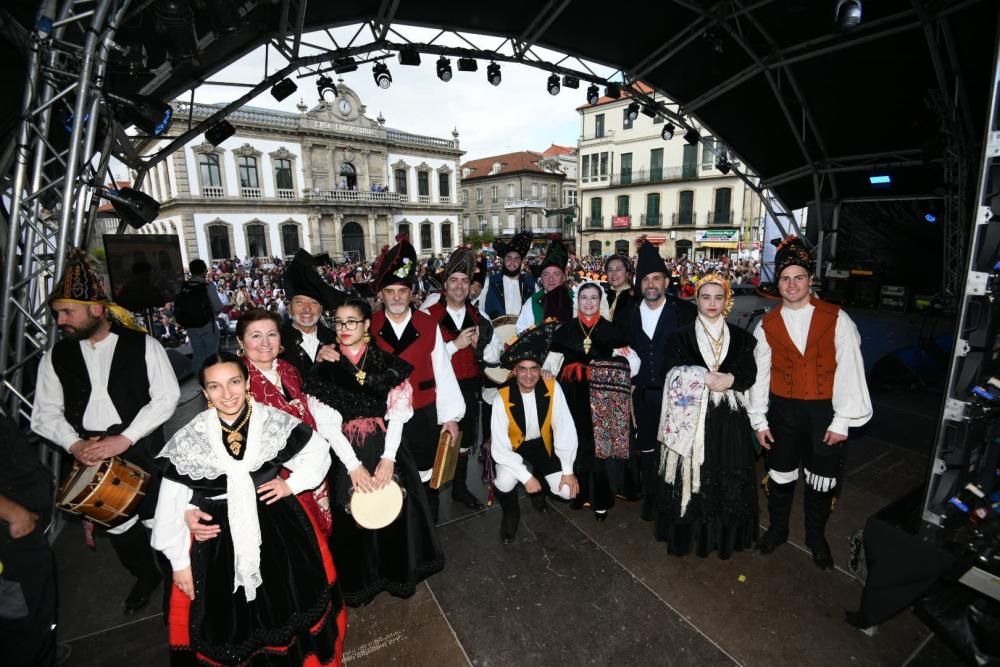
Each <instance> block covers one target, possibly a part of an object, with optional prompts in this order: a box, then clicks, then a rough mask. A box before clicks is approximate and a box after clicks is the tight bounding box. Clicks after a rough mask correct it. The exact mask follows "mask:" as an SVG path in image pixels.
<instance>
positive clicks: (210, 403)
mask: <svg viewBox="0 0 1000 667" xmlns="http://www.w3.org/2000/svg"><path fill="white" fill-rule="evenodd" d="M205 402H206V403H208V408H209V410H211V409H212V408H214V407H215V406H214V405H212V399H210V398H206V399H205Z"/></svg>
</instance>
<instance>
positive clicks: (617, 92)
mask: <svg viewBox="0 0 1000 667" xmlns="http://www.w3.org/2000/svg"><path fill="white" fill-rule="evenodd" d="M604 96H605V97H610V98H611V99H613V100H617V99H618V98H619V97H621V96H622V87H621V86H619V85H618V84H617V83H609V84H608V85H607V87H605V89H604Z"/></svg>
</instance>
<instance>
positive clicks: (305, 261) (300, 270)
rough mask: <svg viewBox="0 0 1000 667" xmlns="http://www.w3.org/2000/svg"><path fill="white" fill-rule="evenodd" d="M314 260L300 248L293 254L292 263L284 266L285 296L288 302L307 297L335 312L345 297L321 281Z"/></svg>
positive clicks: (314, 258) (283, 282)
mask: <svg viewBox="0 0 1000 667" xmlns="http://www.w3.org/2000/svg"><path fill="white" fill-rule="evenodd" d="M324 254H325V253H324ZM327 259H329V255H328V256H327ZM316 260H317V258H316V257H313V256H312V255H310V254H309V253H308V252H306V251H305V250H303V249H301V248H300V249H299V251H298V252H297V253H295V257H293V258H292V261H290V262H289V263H288V264H286V265H285V273H284V275H283V276H282V284H283V285H284V286H285V294H286V295H287V296H288V298H289V300H291V299H293V298H295V297H296V296H307V297H309V298H310V299H315V300H316V301H318V302H319V303H320V304H321V305H322V306H323V308H324V309H326V310H335V309H336V308H337V307H338V306H340V305H341V304H342V303H344V301H346V300H347V295H346V294H344V293H343V292H341V291H340V290H337V289H334V288H333V287H332V286H331V285H329V284H328V283H327V282H326V281H325V280H323V278H322V277H321V276H320V275H319V274H318V273H317V272H316Z"/></svg>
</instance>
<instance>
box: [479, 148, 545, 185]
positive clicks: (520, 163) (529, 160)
mask: <svg viewBox="0 0 1000 667" xmlns="http://www.w3.org/2000/svg"><path fill="white" fill-rule="evenodd" d="M543 157H544V155H543V154H542V153H538V152H536V151H518V152H517V153H504V154H503V155H492V156H490V157H483V158H479V159H478V160H469V161H468V162H465V163H463V164H462V173H463V174H464V173H465V170H466V169H468V170H470V171H469V175H468V176H462V180H463V181H471V180H475V179H477V178H487V177H489V176H500V175H508V174H516V173H519V172H533V173H537V174H551V175H553V176H561V175H562V174H555V173H553V172H550V171H545V170H544V169H542V168H541V167H539V166H538V161H539V160H541V159H542V158H543ZM497 162H499V163H500V171H499V172H498V173H496V174H493V173H491V172H492V171H493V165H494V164H496V163H497Z"/></svg>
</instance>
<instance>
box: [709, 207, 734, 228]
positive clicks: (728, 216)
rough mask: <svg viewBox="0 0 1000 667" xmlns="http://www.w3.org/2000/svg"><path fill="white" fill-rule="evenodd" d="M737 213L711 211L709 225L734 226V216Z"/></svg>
mask: <svg viewBox="0 0 1000 667" xmlns="http://www.w3.org/2000/svg"><path fill="white" fill-rule="evenodd" d="M734 213H735V211H725V210H723V211H709V212H708V218H707V220H708V224H710V225H731V224H733V214H734Z"/></svg>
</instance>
